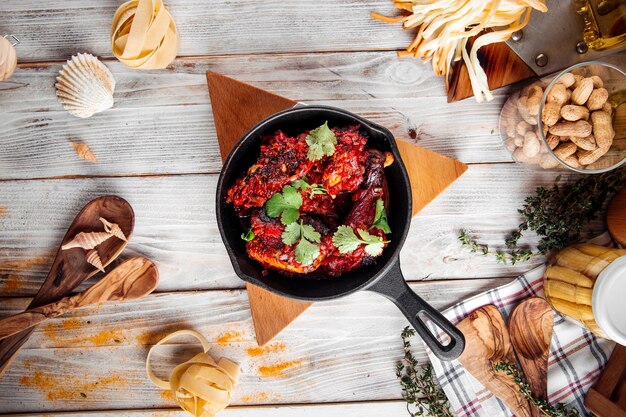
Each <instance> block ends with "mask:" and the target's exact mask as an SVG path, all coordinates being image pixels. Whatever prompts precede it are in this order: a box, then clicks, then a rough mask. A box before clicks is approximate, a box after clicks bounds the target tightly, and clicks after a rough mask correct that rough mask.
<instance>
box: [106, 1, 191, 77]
mask: <svg viewBox="0 0 626 417" xmlns="http://www.w3.org/2000/svg"><path fill="white" fill-rule="evenodd" d="M178 41H179V38H178V30H177V29H176V24H175V23H174V19H173V18H172V15H170V13H169V12H168V11H167V9H166V8H165V6H164V5H163V1H162V0H130V1H128V2H126V3H124V4H122V5H121V6H120V7H119V8H118V9H117V11H116V12H115V15H114V16H113V23H112V25H111V48H112V50H113V55H115V57H116V58H117V59H118V60H119V61H120V62H121V63H122V64H124V65H126V66H127V67H129V68H137V69H162V68H165V67H167V66H168V65H169V64H170V63H171V62H172V61H173V60H174V59H175V58H176V52H177V50H178Z"/></svg>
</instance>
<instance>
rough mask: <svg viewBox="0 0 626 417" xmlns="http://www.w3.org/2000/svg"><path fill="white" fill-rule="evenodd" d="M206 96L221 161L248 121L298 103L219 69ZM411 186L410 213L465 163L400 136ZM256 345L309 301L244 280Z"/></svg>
mask: <svg viewBox="0 0 626 417" xmlns="http://www.w3.org/2000/svg"><path fill="white" fill-rule="evenodd" d="M207 82H208V85H209V96H210V98H211V107H212V109H213V118H214V120H215V129H216V131H217V139H218V141H219V146H220V153H221V155H222V160H224V159H226V157H227V156H228V153H229V152H230V150H231V149H232V147H233V146H234V145H235V143H236V142H237V141H238V140H239V138H241V136H243V135H244V133H246V132H247V131H248V130H249V129H250V128H251V127H252V126H254V125H255V124H256V123H257V122H259V121H261V120H262V119H264V118H265V117H267V116H269V115H271V114H274V113H276V112H278V111H281V110H285V109H288V108H291V107H293V106H295V105H296V102H295V101H293V100H289V99H287V98H284V97H281V96H278V95H276V94H272V93H270V92H268V91H265V90H261V89H259V88H256V87H253V86H251V85H249V84H245V83H242V82H240V81H237V80H234V79H232V78H229V77H225V76H223V75H221V74H218V73H215V72H212V71H208V72H207ZM398 147H399V148H400V154H401V155H402V159H403V161H404V164H405V165H406V167H407V170H408V172H409V179H410V181H411V189H412V190H413V214H415V213H417V212H418V211H419V210H421V209H422V208H423V207H424V206H426V204H428V203H429V202H430V201H432V200H433V199H434V198H435V197H436V196H437V195H439V193H441V192H442V191H443V190H444V189H445V188H446V187H448V185H450V184H451V183H452V182H454V181H455V180H456V179H457V178H458V177H460V176H461V175H462V174H463V173H464V172H465V170H467V165H465V164H464V163H462V162H459V161H456V160H454V159H451V158H448V157H445V156H443V155H440V154H438V153H436V152H433V151H429V150H428V149H424V148H421V147H419V146H416V145H413V144H412V143H409V142H405V141H398ZM246 288H247V290H248V299H249V301H250V310H251V312H252V320H253V322H254V329H255V332H256V339H257V343H258V344H259V345H261V346H262V345H264V344H266V343H267V342H269V341H270V340H272V338H274V336H276V335H277V334H278V333H279V332H280V331H281V330H283V329H284V328H285V327H287V326H288V325H289V323H291V322H292V321H293V320H295V319H296V317H298V316H299V315H300V314H302V312H304V310H306V309H307V308H308V307H309V306H310V305H311V303H306V302H302V301H296V300H291V299H288V298H284V297H280V296H278V295H275V294H273V293H271V292H269V291H267V290H264V289H261V288H259V287H257V286H254V285H251V284H246Z"/></svg>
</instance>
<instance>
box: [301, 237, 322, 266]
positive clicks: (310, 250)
mask: <svg viewBox="0 0 626 417" xmlns="http://www.w3.org/2000/svg"><path fill="white" fill-rule="evenodd" d="M318 256H320V246H319V245H317V244H315V243H311V242H309V241H308V240H306V239H300V243H298V246H296V261H298V262H300V263H301V264H302V265H311V264H312V263H313V262H315V260H316V259H317V257H318Z"/></svg>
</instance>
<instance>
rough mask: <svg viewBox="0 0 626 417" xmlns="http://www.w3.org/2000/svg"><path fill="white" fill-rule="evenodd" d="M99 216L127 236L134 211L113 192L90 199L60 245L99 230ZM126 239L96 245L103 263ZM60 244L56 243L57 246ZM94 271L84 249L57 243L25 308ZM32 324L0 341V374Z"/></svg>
mask: <svg viewBox="0 0 626 417" xmlns="http://www.w3.org/2000/svg"><path fill="white" fill-rule="evenodd" d="M100 217H103V218H105V219H107V220H108V221H110V222H111V223H116V224H117V225H119V226H120V228H121V229H122V231H123V232H124V235H126V238H127V239H130V236H131V235H132V233H133V228H134V226H135V214H134V212H133V208H132V207H131V206H130V204H128V202H127V201H126V200H124V199H123V198H120V197H117V196H111V195H109V196H103V197H98V198H95V199H93V200H91V201H90V202H89V203H87V204H86V205H85V206H84V207H83V209H82V210H81V211H80V213H78V214H77V215H76V217H75V218H74V220H73V221H72V224H71V225H70V227H69V228H68V230H67V233H66V234H65V237H64V238H63V241H62V242H61V245H64V244H66V243H68V242H69V241H70V240H72V238H73V237H74V236H76V235H77V234H78V233H80V232H93V231H97V230H103V227H102V223H101V222H100V220H99V219H100ZM126 244H127V242H124V241H123V240H121V239H117V238H111V239H108V240H106V241H104V242H102V243H101V244H100V245H98V247H97V248H96V249H97V251H98V254H99V255H100V259H101V260H102V264H103V265H104V266H107V265H109V264H110V263H111V262H113V261H114V260H115V259H116V258H117V257H118V256H119V254H120V253H121V252H122V250H124V248H125V247H126ZM61 245H60V246H61ZM97 272H98V270H97V269H96V268H94V267H93V266H92V265H90V264H88V263H87V261H86V260H85V252H84V251H83V250H82V249H80V248H74V249H69V250H61V248H60V247H59V249H58V251H57V254H56V257H55V259H54V262H53V263H52V267H51V268H50V272H49V273H48V276H47V277H46V279H45V281H44V282H43V284H42V285H41V288H40V289H39V291H38V292H37V295H35V297H34V298H33V300H32V301H31V303H30V305H29V306H28V308H29V309H30V308H34V307H39V306H42V305H44V304H49V303H52V302H54V301H57V300H58V299H60V298H62V297H64V296H66V295H68V294H69V293H70V292H71V291H72V290H73V289H74V288H76V287H77V286H78V285H79V284H80V283H81V282H83V281H84V280H86V279H87V278H90V277H92V276H93V275H95V274H96V273H97ZM32 332H33V328H30V329H28V330H25V331H23V332H21V333H19V334H16V335H13V336H11V337H8V338H6V339H4V340H2V341H0V378H1V377H2V375H4V373H5V372H6V370H7V369H8V367H9V365H10V364H11V362H12V361H13V359H15V357H16V356H17V352H18V351H19V350H20V349H21V347H22V345H24V343H26V341H27V340H28V338H29V337H30V335H31V334H32Z"/></svg>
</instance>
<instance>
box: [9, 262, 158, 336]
mask: <svg viewBox="0 0 626 417" xmlns="http://www.w3.org/2000/svg"><path fill="white" fill-rule="evenodd" d="M158 283H159V272H158V270H157V269H156V266H155V265H154V263H153V262H152V261H150V260H148V259H145V258H131V259H129V260H127V261H125V262H123V263H121V264H120V265H119V266H117V267H116V268H115V269H114V270H113V271H111V272H109V273H108V274H106V275H105V276H104V277H103V278H102V279H101V280H100V281H98V282H97V283H95V284H94V285H93V286H91V287H89V289H87V290H86V291H84V292H81V293H78V294H74V295H72V296H67V297H63V298H61V299H60V300H58V301H55V302H53V303H49V304H45V305H42V306H39V307H34V308H29V309H28V310H26V311H24V312H22V313H19V314H15V315H13V316H10V317H7V318H4V319H1V320H0V339H4V338H6V337H8V336H12V335H14V334H16V333H19V332H21V331H24V330H26V329H30V328H31V327H34V326H37V325H39V324H41V323H42V322H44V321H46V320H49V319H52V318H55V317H59V316H61V315H63V314H67V313H68V312H71V311H74V310H76V309H77V308H81V307H86V306H88V305H92V304H96V305H98V304H102V303H105V302H108V301H120V302H124V301H129V300H134V299H137V298H142V297H145V296H146V295H148V294H150V293H152V291H154V290H155V288H156V287H157V285H158Z"/></svg>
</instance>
